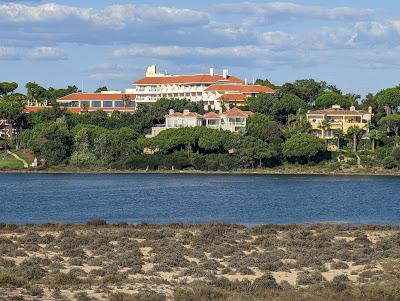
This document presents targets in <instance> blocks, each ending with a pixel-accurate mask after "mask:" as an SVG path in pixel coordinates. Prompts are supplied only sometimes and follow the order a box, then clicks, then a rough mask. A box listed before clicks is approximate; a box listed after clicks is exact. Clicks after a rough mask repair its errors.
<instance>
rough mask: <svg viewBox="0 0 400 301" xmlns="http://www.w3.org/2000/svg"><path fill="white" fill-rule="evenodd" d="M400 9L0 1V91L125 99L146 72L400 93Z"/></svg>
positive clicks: (358, 0) (390, 1) (381, 4)
mask: <svg viewBox="0 0 400 301" xmlns="http://www.w3.org/2000/svg"><path fill="white" fill-rule="evenodd" d="M399 11H400V1H398V0H397V1H395V0H381V1H376V0H374V1H372V0H352V1H344V0H342V1H340V0H333V1H331V0H330V1H326V0H308V1H307V0H303V1H239V0H227V1H224V2H217V1H209V0H203V1H187V0H186V1H182V0H174V1H156V0H151V1H143V0H138V1H127V0H119V1H107V0H85V1H82V0H80V1H77V0H69V1H62V0H59V1H53V2H48V1H35V0H30V1H2V0H0V37H1V39H0V81H17V82H18V83H20V85H21V86H23V84H24V83H25V82H27V81H36V82H38V83H39V84H41V85H43V86H45V87H49V86H53V87H63V86H66V85H68V84H76V85H78V86H79V87H80V88H83V90H85V91H88V92H89V91H93V90H95V89H96V88H97V87H98V86H102V85H107V86H108V87H109V89H125V88H128V87H129V86H130V85H131V82H132V81H133V80H135V79H137V78H140V77H142V76H143V73H144V69H145V67H146V66H147V65H149V64H156V65H157V66H158V68H159V70H161V71H167V72H169V73H183V74H189V73H201V72H207V70H208V68H209V67H210V66H213V67H215V68H216V69H217V71H219V72H221V71H220V70H221V69H222V68H225V67H227V68H229V71H230V73H231V74H235V75H238V76H240V77H242V78H245V77H246V78H248V79H249V80H251V79H252V78H253V77H256V78H268V79H269V80H271V81H272V82H274V83H277V84H282V83H284V82H287V81H293V80H295V79H302V78H316V79H320V80H325V81H327V82H328V83H331V84H336V85H337V86H338V87H340V88H342V89H343V90H344V91H345V92H355V93H359V94H362V95H365V94H366V93H368V92H377V91H379V90H380V89H382V88H384V87H390V86H395V85H398V84H399V83H400V77H399V73H400V72H399V71H400V15H399V14H398V12H399Z"/></svg>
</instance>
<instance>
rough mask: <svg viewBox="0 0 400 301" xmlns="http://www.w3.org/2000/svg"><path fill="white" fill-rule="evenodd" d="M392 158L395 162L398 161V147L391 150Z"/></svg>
mask: <svg viewBox="0 0 400 301" xmlns="http://www.w3.org/2000/svg"><path fill="white" fill-rule="evenodd" d="M392 157H393V158H395V159H396V160H397V161H399V160H400V147H395V148H393V151H392Z"/></svg>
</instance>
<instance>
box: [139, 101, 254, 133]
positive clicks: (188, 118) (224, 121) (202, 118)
mask: <svg viewBox="0 0 400 301" xmlns="http://www.w3.org/2000/svg"><path fill="white" fill-rule="evenodd" d="M252 114H253V113H252V112H249V111H242V110H240V109H238V108H237V107H234V108H232V109H229V110H228V111H226V112H224V113H222V114H217V113H215V112H208V113H207V114H205V115H200V114H197V113H194V112H189V110H184V111H183V113H180V112H175V111H174V110H170V111H169V114H168V115H166V116H165V124H159V125H156V126H154V127H153V128H152V131H151V134H149V135H147V136H146V137H147V138H151V137H155V136H157V135H158V134H159V133H160V132H162V131H164V130H167V129H177V128H182V127H195V126H206V127H208V128H210V129H216V130H225V131H231V132H235V133H236V132H240V131H242V130H244V129H245V128H246V120H247V118H248V117H249V116H251V115H252Z"/></svg>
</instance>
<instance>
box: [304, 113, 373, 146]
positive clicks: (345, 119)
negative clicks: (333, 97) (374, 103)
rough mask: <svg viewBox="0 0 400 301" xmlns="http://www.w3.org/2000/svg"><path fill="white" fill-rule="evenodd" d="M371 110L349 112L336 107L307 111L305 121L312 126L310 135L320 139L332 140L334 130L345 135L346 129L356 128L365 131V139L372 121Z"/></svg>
mask: <svg viewBox="0 0 400 301" xmlns="http://www.w3.org/2000/svg"><path fill="white" fill-rule="evenodd" d="M372 116H373V114H372V108H371V107H370V108H369V109H368V111H364V110H356V109H355V107H351V108H350V110H346V109H343V108H341V107H340V106H338V105H334V106H332V108H330V109H325V110H315V111H308V113H307V119H308V121H309V122H310V124H311V126H312V134H314V135H316V136H318V137H320V138H322V139H334V138H335V135H334V130H342V131H343V133H344V134H347V132H348V129H349V128H350V127H352V126H356V127H359V128H362V129H364V130H365V137H367V134H368V132H369V128H368V125H369V123H370V122H371V119H372Z"/></svg>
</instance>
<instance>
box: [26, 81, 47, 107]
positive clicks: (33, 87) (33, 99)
mask: <svg viewBox="0 0 400 301" xmlns="http://www.w3.org/2000/svg"><path fill="white" fill-rule="evenodd" d="M25 88H26V89H27V98H28V101H29V102H30V103H36V104H38V103H43V102H44V101H45V100H46V92H47V91H46V89H45V88H43V87H42V86H39V85H38V84H37V83H35V82H28V83H26V85H25Z"/></svg>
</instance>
